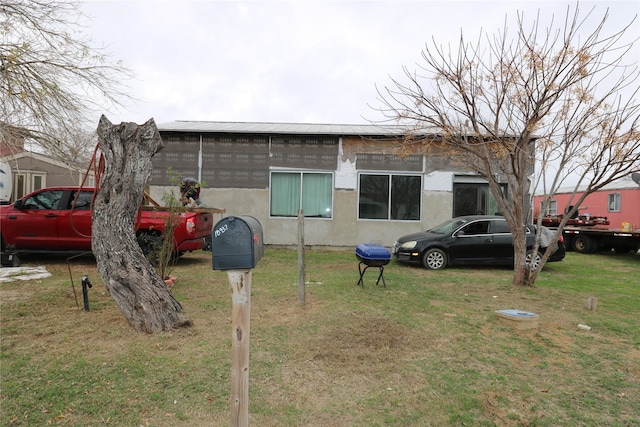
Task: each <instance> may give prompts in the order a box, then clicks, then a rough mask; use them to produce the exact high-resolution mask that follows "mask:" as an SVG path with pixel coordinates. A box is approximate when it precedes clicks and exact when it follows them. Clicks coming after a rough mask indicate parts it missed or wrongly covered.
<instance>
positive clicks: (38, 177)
mask: <svg viewBox="0 0 640 427" xmlns="http://www.w3.org/2000/svg"><path fill="white" fill-rule="evenodd" d="M45 186H46V183H45V175H44V174H40V173H33V172H30V171H26V172H25V173H18V174H15V175H14V181H13V200H18V199H20V198H22V196H24V195H26V194H29V193H31V192H33V191H36V190H40V189H41V188H44V187H45Z"/></svg>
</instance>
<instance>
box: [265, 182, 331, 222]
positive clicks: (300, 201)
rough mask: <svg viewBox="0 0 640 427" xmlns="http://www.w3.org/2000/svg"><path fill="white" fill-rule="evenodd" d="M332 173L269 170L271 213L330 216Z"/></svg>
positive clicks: (292, 215)
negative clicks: (301, 213)
mask: <svg viewBox="0 0 640 427" xmlns="http://www.w3.org/2000/svg"><path fill="white" fill-rule="evenodd" d="M332 190H333V176H332V175H331V174H330V173H319V172H273V173H271V216H283V217H296V216H298V211H299V210H300V209H302V210H303V211H304V216H305V217H316V218H331V217H332V210H333V209H332V206H333V200H332V194H333V192H332Z"/></svg>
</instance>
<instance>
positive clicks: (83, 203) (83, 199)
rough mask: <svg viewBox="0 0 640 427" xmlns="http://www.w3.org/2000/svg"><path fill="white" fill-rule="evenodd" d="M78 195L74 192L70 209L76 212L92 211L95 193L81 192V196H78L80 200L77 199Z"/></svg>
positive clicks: (70, 201)
mask: <svg viewBox="0 0 640 427" xmlns="http://www.w3.org/2000/svg"><path fill="white" fill-rule="evenodd" d="M76 194H77V192H76V191H74V192H73V194H72V195H71V199H70V200H69V203H70V204H71V206H70V208H73V209H75V210H88V209H91V203H92V201H93V194H94V193H93V191H85V190H82V191H80V194H79V195H78V196H77V197H78V198H77V199H76Z"/></svg>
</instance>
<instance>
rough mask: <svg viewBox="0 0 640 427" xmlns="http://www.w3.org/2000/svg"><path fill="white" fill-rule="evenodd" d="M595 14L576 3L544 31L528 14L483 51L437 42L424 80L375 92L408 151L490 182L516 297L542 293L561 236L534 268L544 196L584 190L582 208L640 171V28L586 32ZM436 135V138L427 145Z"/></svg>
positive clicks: (412, 75) (422, 72)
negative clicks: (635, 33)
mask: <svg viewBox="0 0 640 427" xmlns="http://www.w3.org/2000/svg"><path fill="white" fill-rule="evenodd" d="M593 13H594V9H591V11H590V12H589V13H587V14H586V15H585V16H584V17H583V16H581V13H580V9H579V5H578V4H577V3H576V5H575V6H570V7H568V8H567V12H566V15H565V16H564V20H562V21H560V22H555V17H554V19H552V22H550V24H549V25H548V26H547V27H545V26H543V23H542V22H541V19H540V14H539V13H538V15H537V16H536V18H535V19H533V20H532V21H527V20H525V17H524V14H523V13H521V12H520V13H518V16H517V20H516V24H517V25H515V28H516V34H515V35H512V34H510V32H509V28H512V27H510V25H509V23H508V21H507V19H505V24H504V27H503V30H501V31H499V32H498V33H497V34H495V35H493V36H489V35H485V34H480V36H479V37H478V40H477V42H476V43H474V44H470V43H467V42H466V41H465V39H464V37H463V36H461V38H460V43H459V45H458V49H457V52H452V51H451V49H448V50H445V49H444V48H443V47H441V46H438V45H437V44H436V42H435V40H434V41H433V42H432V46H430V45H426V47H425V49H424V50H423V52H422V59H423V60H424V64H423V65H421V66H420V67H419V72H411V71H410V70H409V69H408V68H406V67H405V68H404V76H403V80H404V79H407V80H406V82H403V81H400V80H398V79H392V83H391V84H390V85H389V86H387V87H385V88H384V89H383V90H378V94H379V98H380V101H381V102H382V107H381V111H382V112H383V113H384V114H385V116H386V117H387V118H389V119H393V120H396V121H397V122H399V123H401V124H405V125H407V126H408V129H409V131H408V132H407V135H406V137H405V140H404V143H403V150H406V151H423V152H430V151H434V150H437V151H438V152H442V151H444V152H447V153H448V155H449V156H451V157H455V158H457V159H458V160H459V161H460V162H461V163H462V164H464V165H466V167H468V168H469V170H471V171H474V172H476V173H478V174H479V175H481V176H483V177H484V178H486V180H487V182H488V184H489V187H490V189H491V192H492V194H493V196H494V197H495V199H496V200H497V203H498V206H499V207H500V211H501V213H502V214H503V215H504V217H505V219H506V221H507V223H508V224H509V227H510V228H511V231H512V234H513V236H514V250H515V254H514V255H515V271H514V280H513V283H514V284H517V285H533V284H534V282H535V279H536V277H537V276H538V273H539V272H540V269H541V268H542V266H543V265H544V262H546V260H547V259H548V257H549V256H550V255H551V251H552V248H553V247H554V246H555V243H556V242H557V239H558V238H559V236H560V233H561V229H559V230H558V232H557V233H556V235H555V239H554V241H552V242H550V244H549V249H548V250H547V251H546V253H545V254H544V255H543V256H542V258H541V262H540V263H539V264H538V266H537V268H532V265H533V264H532V263H530V258H531V257H536V256H537V253H538V252H537V249H538V243H537V244H536V247H535V248H534V251H531V252H529V253H527V246H526V235H525V228H524V225H525V224H526V223H527V222H529V221H530V215H531V200H532V190H533V189H534V188H535V185H536V184H546V189H547V195H548V198H547V200H549V199H550V198H551V197H552V194H553V192H554V191H556V190H557V189H558V188H559V187H560V185H561V184H562V183H563V182H566V179H567V178H571V179H576V178H577V179H578V181H579V183H578V184H580V183H582V184H584V183H587V184H588V185H587V190H586V192H585V193H584V194H583V196H582V197H581V199H580V200H577V201H576V203H575V205H576V206H577V205H579V204H580V202H581V200H583V199H584V197H586V195H588V194H589V193H591V192H593V191H596V190H597V189H599V188H602V186H604V185H605V184H607V183H609V182H611V181H613V180H615V179H618V178H620V177H622V176H624V175H627V174H629V173H631V172H632V171H634V170H637V169H639V168H640V140H639V138H638V136H639V131H638V124H639V123H638V122H639V118H638V117H639V112H640V107H639V105H638V103H637V101H636V100H635V99H634V98H635V97H636V96H637V95H638V91H639V88H638V84H637V81H638V80H637V79H638V77H639V73H638V68H637V64H635V65H634V66H632V67H629V66H627V65H625V64H624V61H625V58H626V57H627V54H628V53H629V51H630V50H631V49H632V48H633V46H634V44H635V43H636V42H637V40H633V41H631V42H629V41H626V42H625V38H624V37H625V36H626V35H627V33H628V32H629V29H630V28H631V25H632V23H633V20H631V22H630V23H629V24H628V25H627V26H626V27H624V28H616V29H615V30H614V32H613V33H612V34H609V35H607V34H605V24H606V23H607V20H608V18H609V14H608V10H607V12H606V13H604V14H603V16H602V18H601V19H600V20H599V23H598V24H597V25H596V26H595V27H593V28H587V27H588V23H587V22H588V19H587V18H590V17H591V15H592V14H593ZM634 19H635V18H634ZM585 33H586V34H585ZM434 129H435V130H436V132H438V133H439V136H438V137H437V138H431V139H426V137H425V135H433V134H434ZM536 161H539V166H540V167H541V169H542V170H541V171H540V172H541V173H540V174H538V175H535V174H534V171H535V168H534V166H535V164H536ZM551 165H556V167H557V169H556V173H555V174H553V175H552V176H549V172H550V171H551V168H550V166H551ZM505 181H506V182H507V184H508V193H506V194H505V193H504V192H503V191H502V189H501V186H500V183H501V182H505ZM576 188H577V185H576ZM567 218H568V216H567ZM565 221H566V219H565ZM561 226H564V223H563V224H561ZM540 231H541V227H538V236H537V239H536V242H539V240H540Z"/></svg>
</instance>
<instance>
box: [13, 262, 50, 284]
mask: <svg viewBox="0 0 640 427" xmlns="http://www.w3.org/2000/svg"><path fill="white" fill-rule="evenodd" d="M45 277H51V273H49V272H48V271H47V269H46V268H45V267H44V266H38V267H2V268H0V283H1V282H12V281H14V280H34V279H44V278H45Z"/></svg>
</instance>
